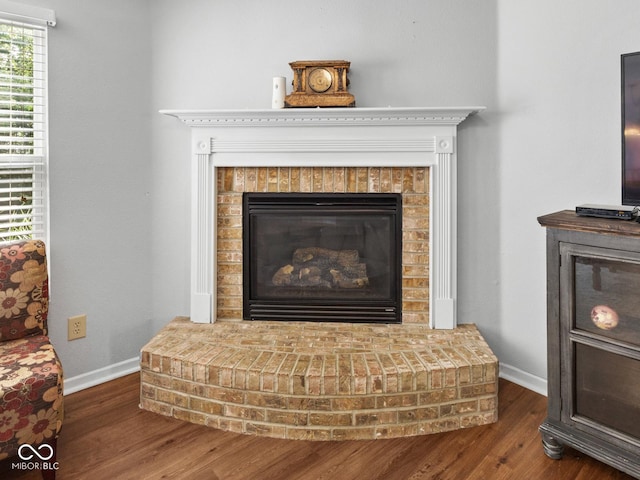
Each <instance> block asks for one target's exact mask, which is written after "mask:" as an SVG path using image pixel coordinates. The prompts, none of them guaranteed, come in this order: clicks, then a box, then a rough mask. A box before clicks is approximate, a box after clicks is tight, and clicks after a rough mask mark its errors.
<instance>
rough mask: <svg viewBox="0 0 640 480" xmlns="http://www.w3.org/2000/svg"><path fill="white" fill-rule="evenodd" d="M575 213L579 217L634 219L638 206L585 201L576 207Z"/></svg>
mask: <svg viewBox="0 0 640 480" xmlns="http://www.w3.org/2000/svg"><path fill="white" fill-rule="evenodd" d="M576 214H577V215H580V216H581V217H600V218H617V219H619V220H634V219H635V218H636V217H637V216H638V207H631V206H626V205H597V204H591V203H586V204H584V205H578V206H577V207H576Z"/></svg>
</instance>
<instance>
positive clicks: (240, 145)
mask: <svg viewBox="0 0 640 480" xmlns="http://www.w3.org/2000/svg"><path fill="white" fill-rule="evenodd" d="M482 110H484V107H445V108H391V107H389V108H323V109H319V108H318V109H316V108H303V109H282V110H161V113H163V114H165V115H171V116H174V117H177V118H178V119H180V120H181V121H182V122H184V123H185V124H186V125H188V126H189V127H192V135H191V138H192V144H191V150H192V154H193V155H192V157H193V158H192V183H191V188H192V194H191V198H192V204H191V218H192V226H191V237H192V238H191V313H190V315H191V320H192V321H194V322H198V323H209V322H214V321H215V320H216V319H215V311H216V309H215V305H216V261H215V255H216V208H215V198H216V181H215V179H216V169H217V168H218V167H240V166H249V167H257V166H261V167H266V166H269V167H299V166H308V167H371V166H390V167H416V166H428V167H430V181H431V188H430V202H431V206H430V226H429V231H430V250H429V252H430V296H431V298H430V302H429V305H430V308H431V311H430V319H431V326H432V327H434V328H445V329H446V328H454V327H455V326H456V257H457V255H456V164H457V161H456V148H455V145H456V136H457V135H456V133H457V126H458V124H460V123H461V122H462V121H463V120H464V119H465V118H467V117H468V116H469V115H472V114H475V113H477V112H479V111H482Z"/></svg>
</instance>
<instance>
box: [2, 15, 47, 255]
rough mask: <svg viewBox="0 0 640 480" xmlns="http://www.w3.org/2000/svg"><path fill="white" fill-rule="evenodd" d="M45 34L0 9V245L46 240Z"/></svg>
mask: <svg viewBox="0 0 640 480" xmlns="http://www.w3.org/2000/svg"><path fill="white" fill-rule="evenodd" d="M46 107H47V30H46V27H44V26H40V25H35V24H34V25H31V24H28V23H22V22H17V21H13V20H7V19H5V17H4V16H3V13H2V11H0V243H2V242H9V241H13V240H17V239H24V238H41V239H46V236H47V233H48V232H47V218H48V215H47V203H48V195H47V158H48V155H47V153H48V152H47V149H48V142H47V131H48V128H47V111H46Z"/></svg>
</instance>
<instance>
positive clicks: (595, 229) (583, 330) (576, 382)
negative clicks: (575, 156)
mask: <svg viewBox="0 0 640 480" xmlns="http://www.w3.org/2000/svg"><path fill="white" fill-rule="evenodd" d="M538 221H539V222H540V224H541V225H542V226H544V227H546V229H547V337H548V413H547V418H546V419H545V421H544V422H543V423H542V425H540V432H541V435H542V444H543V448H544V451H545V453H546V454H547V455H548V456H549V457H551V458H555V459H558V458H561V457H562V455H563V451H564V447H565V446H569V447H572V448H575V449H576V450H579V451H581V452H583V453H585V454H587V455H590V456H592V457H594V458H596V459H598V460H600V461H602V462H604V463H607V464H609V465H611V466H613V467H615V468H618V469H619V470H622V471H624V472H626V473H628V474H630V475H633V476H634V477H636V478H640V223H637V222H634V221H624V220H609V219H600V218H592V217H580V216H577V215H576V214H575V212H573V211H569V210H567V211H562V212H557V213H553V214H550V215H545V216H542V217H539V218H538Z"/></svg>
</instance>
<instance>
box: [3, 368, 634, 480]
mask: <svg viewBox="0 0 640 480" xmlns="http://www.w3.org/2000/svg"><path fill="white" fill-rule="evenodd" d="M138 394H139V377H138V375H129V376H127V377H123V378H121V379H118V380H114V381H111V382H108V383H105V384H103V385H100V386H97V387H94V388H91V389H87V390H84V391H81V392H78V393H74V394H72V395H69V396H68V397H66V403H65V410H66V413H65V424H64V427H63V430H62V434H61V437H60V439H59V441H58V462H59V465H60V469H59V470H58V477H57V478H58V479H59V480H67V479H69V480H70V479H90V480H102V479H105V480H120V479H132V480H141V479H162V478H171V479H185V480H187V479H188V480H236V479H237V480H289V479H295V480H306V479H313V480H316V479H317V480H320V479H327V480H329V479H336V480H350V479H358V480H362V479H367V480H374V479H380V480H382V479H384V480H387V479H389V480H420V479H422V480H426V479H433V480H435V479H437V480H466V479H478V480H493V479H496V480H499V479H526V480H537V479H552V480H553V479H558V480H563V479H566V480H593V479H598V480H606V479H617V480H623V479H625V480H626V479H631V477H630V476H628V475H625V474H623V473H621V472H618V471H617V470H614V469H613V468H611V467H608V466H607V465H604V464H602V463H600V462H598V461H596V460H593V459H591V458H589V457H587V456H585V455H582V454H580V453H578V452H576V451H574V450H570V449H567V451H566V453H565V457H564V458H563V459H562V460H559V461H556V460H551V459H549V458H547V457H546V456H545V455H544V453H543V451H542V446H541V444H540V436H539V434H538V430H537V429H538V425H539V424H540V422H541V421H542V420H543V418H544V416H545V411H546V398H545V397H543V396H541V395H538V394H536V393H533V392H531V391H529V390H526V389H524V388H522V387H520V386H518V385H515V384H513V383H510V382H507V381H505V380H500V394H499V399H500V407H499V412H500V413H499V414H500V419H499V421H498V423H496V424H493V425H488V426H483V427H475V428H472V429H468V430H459V431H456V432H450V433H443V434H438V435H426V436H420V437H410V438H404V439H391V440H374V441H349V442H307V441H292V440H275V439H269V438H264V437H252V436H246V435H238V434H234V433H229V432H222V431H219V430H214V429H210V428H207V427H203V426H198V425H192V424H189V423H184V422H181V421H178V420H174V419H171V418H166V417H163V416H160V415H156V414H153V413H150V412H147V411H143V410H140V409H139V408H138ZM14 461H15V460H14ZM0 478H2V479H39V478H40V475H39V473H36V472H33V471H22V472H20V471H17V470H14V469H12V468H11V460H5V461H4V462H1V463H0Z"/></svg>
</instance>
